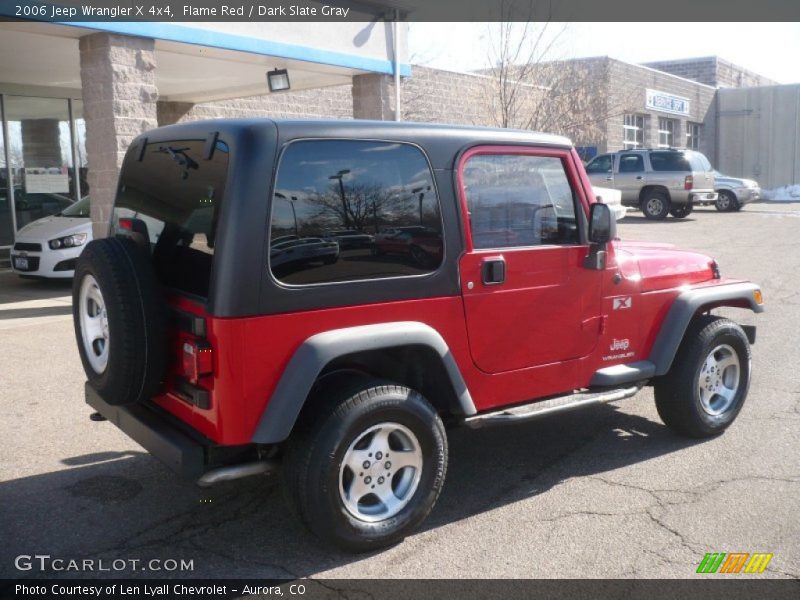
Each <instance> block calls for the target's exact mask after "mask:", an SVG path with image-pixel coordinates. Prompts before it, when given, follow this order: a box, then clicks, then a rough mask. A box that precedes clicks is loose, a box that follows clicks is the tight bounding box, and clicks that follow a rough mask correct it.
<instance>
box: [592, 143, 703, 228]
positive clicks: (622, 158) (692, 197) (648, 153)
mask: <svg viewBox="0 0 800 600" xmlns="http://www.w3.org/2000/svg"><path fill="white" fill-rule="evenodd" d="M586 173H587V174H588V175H589V179H590V180H591V182H592V185H597V186H602V187H606V188H612V189H615V190H619V191H620V193H621V194H622V204H623V205H625V206H632V207H635V208H640V209H641V210H642V212H643V213H644V216H645V217H647V218H648V219H654V220H662V219H666V218H667V215H672V216H673V217H676V218H679V219H681V218H683V217H686V216H687V215H689V213H691V212H692V208H693V205H694V203H698V204H699V203H704V202H715V201H716V200H717V192H715V191H714V170H713V169H712V168H711V163H709V162H708V159H707V158H706V157H705V156H703V155H702V154H701V153H700V152H696V151H694V150H675V149H672V148H663V149H661V148H660V149H636V150H620V151H619V152H613V153H609V154H601V155H599V156H597V157H595V158H594V159H592V161H591V162H589V164H587V165H586Z"/></svg>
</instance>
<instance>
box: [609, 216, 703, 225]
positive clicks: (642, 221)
mask: <svg viewBox="0 0 800 600" xmlns="http://www.w3.org/2000/svg"><path fill="white" fill-rule="evenodd" d="M695 220H696V219H694V218H693V217H691V216H689V217H684V218H683V219H676V218H675V217H672V216H669V217H667V218H666V219H664V220H663V221H653V220H652V219H648V218H647V217H645V216H644V215H641V214H639V215H630V214H628V215H625V216H624V217H623V218H622V219H620V220H619V223H621V224H623V225H674V224H677V223H691V222H692V221H695Z"/></svg>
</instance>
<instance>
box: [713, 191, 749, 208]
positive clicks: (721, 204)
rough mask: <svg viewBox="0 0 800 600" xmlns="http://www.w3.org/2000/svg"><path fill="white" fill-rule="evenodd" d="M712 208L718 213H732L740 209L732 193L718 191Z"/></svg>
mask: <svg viewBox="0 0 800 600" xmlns="http://www.w3.org/2000/svg"><path fill="white" fill-rule="evenodd" d="M714 206H715V207H716V209H717V210H718V211H720V212H733V211H737V210H739V209H740V208H741V207H742V206H741V205H740V204H739V201H738V200H737V199H736V196H735V195H734V194H733V192H729V191H728V190H720V192H719V193H718V194H717V201H716V202H715V203H714Z"/></svg>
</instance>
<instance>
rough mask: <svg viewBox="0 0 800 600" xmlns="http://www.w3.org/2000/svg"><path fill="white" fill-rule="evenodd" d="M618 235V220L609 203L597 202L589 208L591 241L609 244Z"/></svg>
mask: <svg viewBox="0 0 800 600" xmlns="http://www.w3.org/2000/svg"><path fill="white" fill-rule="evenodd" d="M615 237H617V221H616V220H615V219H614V215H612V214H611V209H610V208H609V207H608V205H607V204H600V203H599V202H596V203H594V204H592V205H591V207H590V209H589V241H590V242H591V243H592V244H598V245H602V244H607V243H608V242H610V241H611V240H613V239H614V238H615Z"/></svg>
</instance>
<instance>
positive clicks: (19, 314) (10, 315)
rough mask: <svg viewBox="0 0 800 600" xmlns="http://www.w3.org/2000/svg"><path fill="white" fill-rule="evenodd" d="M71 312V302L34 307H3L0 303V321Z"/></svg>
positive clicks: (52, 315) (69, 313)
mask: <svg viewBox="0 0 800 600" xmlns="http://www.w3.org/2000/svg"><path fill="white" fill-rule="evenodd" d="M71 314H72V305H71V304H63V305H61V306H40V307H36V308H3V305H2V304H0V321H3V320H7V319H26V318H35V317H54V316H59V315H71Z"/></svg>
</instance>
